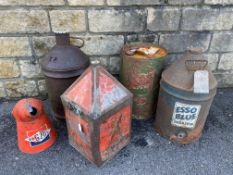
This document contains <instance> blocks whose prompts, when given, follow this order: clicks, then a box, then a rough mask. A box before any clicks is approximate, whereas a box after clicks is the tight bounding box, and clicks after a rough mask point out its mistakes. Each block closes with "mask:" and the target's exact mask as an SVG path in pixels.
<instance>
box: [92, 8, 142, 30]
mask: <svg viewBox="0 0 233 175" xmlns="http://www.w3.org/2000/svg"><path fill="white" fill-rule="evenodd" d="M88 19H89V27H90V31H92V32H140V31H143V30H144V26H145V22H146V13H145V11H144V10H130V11H125V10H90V11H89V12H88Z"/></svg>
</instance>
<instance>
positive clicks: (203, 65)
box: [161, 49, 217, 91]
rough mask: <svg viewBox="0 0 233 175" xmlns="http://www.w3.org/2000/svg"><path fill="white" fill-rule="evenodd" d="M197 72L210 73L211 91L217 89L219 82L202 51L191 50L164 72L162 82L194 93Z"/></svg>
mask: <svg viewBox="0 0 233 175" xmlns="http://www.w3.org/2000/svg"><path fill="white" fill-rule="evenodd" d="M197 70H207V71H208V74H209V89H210V90H212V89H215V88H216V87H217V81H216V79H215V77H214V75H213V73H212V72H211V70H210V69H209V68H208V61H207V60H206V59H205V58H204V57H203V55H202V52H201V50H200V49H189V50H188V51H187V52H186V53H185V54H184V56H183V57H182V58H181V59H179V60H177V61H175V62H174V63H173V64H172V65H171V66H170V67H168V68H167V69H166V70H165V71H163V73H162V78H161V81H163V82H165V83H167V84H169V85H170V86H172V87H175V88H177V89H179V90H183V91H193V85H194V72H195V71H197Z"/></svg>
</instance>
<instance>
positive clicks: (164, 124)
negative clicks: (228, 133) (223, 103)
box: [155, 50, 217, 144]
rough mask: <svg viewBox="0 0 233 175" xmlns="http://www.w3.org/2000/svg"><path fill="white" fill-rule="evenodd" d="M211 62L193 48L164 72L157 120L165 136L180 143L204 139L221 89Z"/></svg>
mask: <svg viewBox="0 0 233 175" xmlns="http://www.w3.org/2000/svg"><path fill="white" fill-rule="evenodd" d="M207 63H208V62H207V61H206V60H204V58H203V56H202V54H201V53H200V52H198V51H195V50H191V51H188V52H187V53H186V54H185V55H184V57H183V58H182V59H180V60H178V61H176V62H175V63H173V64H172V65H171V66H170V67H169V68H168V69H166V70H165V71H163V73H162V77H161V81H160V92H159V99H158V105H157V110H156V121H155V129H156V131H157V132H158V133H159V134H160V135H161V136H163V137H165V138H167V139H169V140H171V141H174V142H177V143H180V144H188V143H191V142H193V141H196V140H198V139H199V138H200V136H201V134H202V129H203V127H204V125H205V121H206V118H207V116H208V113H209V110H210V106H211V104H212V101H213V99H214V96H215V94H216V89H217V81H216V79H215V77H214V75H213V74H212V72H211V71H210V70H209V69H208V67H207Z"/></svg>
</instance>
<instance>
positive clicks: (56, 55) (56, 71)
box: [41, 34, 89, 78]
mask: <svg viewBox="0 0 233 175" xmlns="http://www.w3.org/2000/svg"><path fill="white" fill-rule="evenodd" d="M88 66H89V58H88V56H87V55H86V54H85V53H83V52H82V51H81V50H80V49H79V47H78V46H72V45H70V37H69V34H56V45H55V46H54V47H53V48H52V49H51V50H50V52H49V53H48V54H47V55H46V56H45V57H44V58H43V59H42V61H41V67H42V70H43V72H44V74H45V75H46V76H49V77H54V78H68V77H74V76H78V75H80V74H81V73H82V72H83V71H84V69H86V68H87V67H88Z"/></svg>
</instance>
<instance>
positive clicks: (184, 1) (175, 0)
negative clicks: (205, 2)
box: [168, 0, 202, 5]
mask: <svg viewBox="0 0 233 175" xmlns="http://www.w3.org/2000/svg"><path fill="white" fill-rule="evenodd" d="M200 3H202V0H168V4H172V5H195V4H200Z"/></svg>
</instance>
